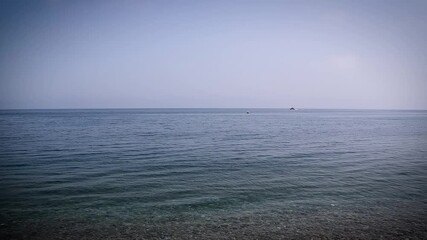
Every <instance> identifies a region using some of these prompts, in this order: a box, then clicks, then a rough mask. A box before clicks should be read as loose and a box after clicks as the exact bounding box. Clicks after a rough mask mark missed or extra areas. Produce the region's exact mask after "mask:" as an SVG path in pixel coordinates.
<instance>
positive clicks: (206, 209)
mask: <svg viewBox="0 0 427 240" xmlns="http://www.w3.org/2000/svg"><path fill="white" fill-rule="evenodd" d="M247 111H249V112H250V114H247V113H246V112H247ZM0 224H1V225H0V236H3V237H7V238H30V239H31V238H33V239H37V238H39V239H47V238H52V239H58V238H76V239H82V238H85V237H86V238H88V239H93V238H106V237H107V238H108V237H111V238H117V237H118V236H119V237H122V238H129V239H132V238H182V239H188V238H231V237H236V238H267V239H268V238H288V237H290V238H311V237H314V238H317V237H319V238H337V237H339V238H341V237H344V238H346V237H350V238H353V237H361V238H381V237H385V238H392V237H394V238H405V237H409V238H419V239H422V238H427V233H426V232H427V230H426V229H427V111H374V110H364V111H362V110H297V111H289V110H287V109H130V110H129V109H127V110H124V109H123V110H33V111H30V110H26V111H12V110H8V111H5V110H4V111H0ZM103 234H104V235H103ZM126 234H127V235H126ZM363 234H365V235H363Z"/></svg>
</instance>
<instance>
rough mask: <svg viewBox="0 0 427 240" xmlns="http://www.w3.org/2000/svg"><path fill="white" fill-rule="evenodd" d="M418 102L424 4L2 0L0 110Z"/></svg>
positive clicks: (426, 87)
mask: <svg viewBox="0 0 427 240" xmlns="http://www.w3.org/2000/svg"><path fill="white" fill-rule="evenodd" d="M157 107H159V108H162V107H170V108H174V107H177V108H186V107H188V108H192V107H206V108H210V107H218V108H223V107H224V108H238V107H244V108H249V107H251V108H262V107H265V108H288V107H296V108H343V109H353V108H355V109H427V1H422V0H421V1H417V0H400V1H395V0H385V1H378V0H358V1H344V0H342V1H332V0H331V1H328V0H325V1H317V0H314V1H304V0H302V1H299V0H298V1H287V0H282V1H269V0H266V1H261V0H246V1H236V0H229V1H221V0H218V1H216V0H215V1H204V0H200V1H181V0H177V1H162V0H160V1H142V0H141V1H136V0H122V1H108V0H106V1H78V0H76V1H61V0H50V1H20V0H11V1H9V0H2V1H0V108H1V109H21V108H23V109H32V108H37V109H43V108H157Z"/></svg>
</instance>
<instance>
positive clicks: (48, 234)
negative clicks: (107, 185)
mask: <svg viewBox="0 0 427 240" xmlns="http://www.w3.org/2000/svg"><path fill="white" fill-rule="evenodd" d="M426 222H427V218H426V216H425V215H423V216H414V215H410V214H408V215H407V216H405V215H402V214H400V215H393V214H389V215H384V214H382V213H378V214H372V213H369V214H366V213H363V212H359V213H358V212H344V213H331V212H316V213H305V214H301V213H299V214H270V215H265V214H256V215H255V214H246V215H245V214H242V215H240V216H235V215H234V216H211V217H206V216H202V217H201V216H196V217H191V216H182V217H176V216H175V217H166V218H165V217H162V218H157V219H156V218H147V217H145V218H141V219H139V220H135V219H133V220H132V221H127V220H120V221H117V220H113V221H111V219H108V220H105V221H102V220H99V219H97V220H82V219H80V220H76V219H61V218H57V219H51V220H39V221H36V220H33V221H26V220H23V221H13V222H7V223H2V224H1V226H0V227H1V228H0V238H1V239H79V240H82V239H427V224H426Z"/></svg>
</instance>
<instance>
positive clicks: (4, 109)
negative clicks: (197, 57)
mask: <svg viewBox="0 0 427 240" xmlns="http://www.w3.org/2000/svg"><path fill="white" fill-rule="evenodd" d="M290 108H295V109H296V110H369V111H375V110H377V111H378V110H383V111H384V110H387V111H427V109H425V108H424V109H423V108H310V107H309V108H306V107H303V108H298V107H98V108H92V107H89V108H0V111H29V110H122V109H123V110H138V109H277V110H280V109H283V110H289V109H290Z"/></svg>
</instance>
